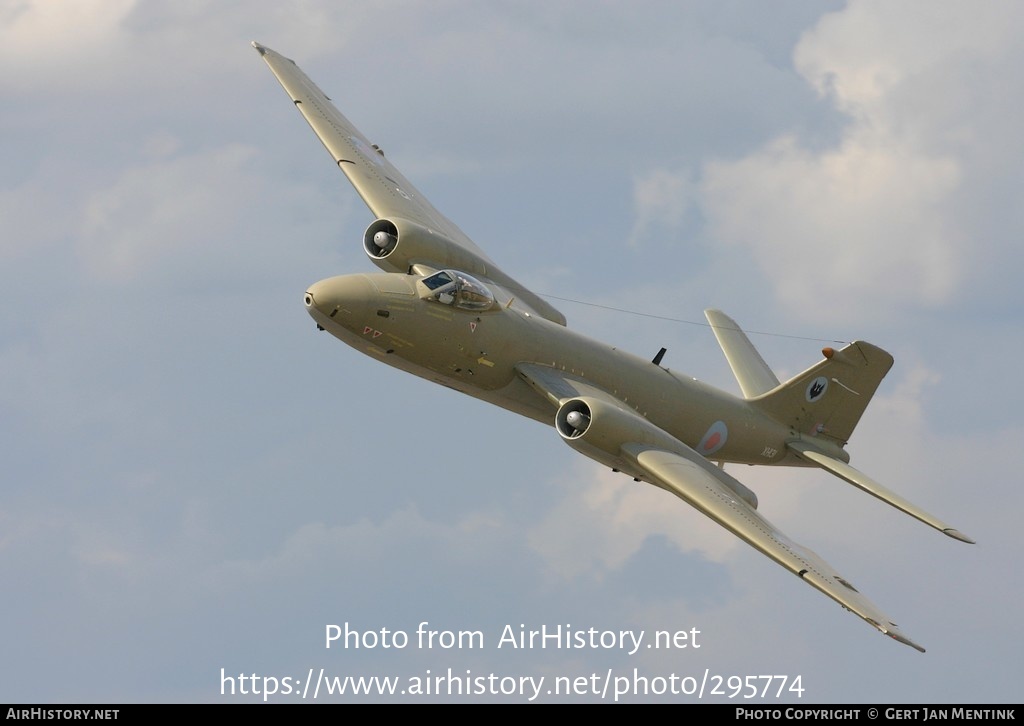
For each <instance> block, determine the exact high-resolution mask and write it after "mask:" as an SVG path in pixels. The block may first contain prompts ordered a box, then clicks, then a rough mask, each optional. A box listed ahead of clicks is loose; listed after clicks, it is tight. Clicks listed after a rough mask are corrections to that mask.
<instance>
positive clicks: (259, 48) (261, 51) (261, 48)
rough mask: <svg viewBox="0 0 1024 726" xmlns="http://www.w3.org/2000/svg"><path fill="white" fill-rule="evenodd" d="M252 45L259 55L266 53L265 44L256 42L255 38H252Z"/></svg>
mask: <svg viewBox="0 0 1024 726" xmlns="http://www.w3.org/2000/svg"><path fill="white" fill-rule="evenodd" d="M252 47H253V48H255V49H256V51H257V52H258V53H259V54H260V55H266V53H267V49H266V47H265V46H262V45H260V44H259V43H257V42H256V41H255V40H254V41H252Z"/></svg>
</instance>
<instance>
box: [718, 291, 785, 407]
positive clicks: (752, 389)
mask: <svg viewBox="0 0 1024 726" xmlns="http://www.w3.org/2000/svg"><path fill="white" fill-rule="evenodd" d="M704 317H706V318H707V319H708V322H709V323H711V330H712V332H713V333H714V334H715V337H716V338H717V339H718V344H719V345H720V346H722V352H723V353H725V359H726V360H727V361H729V367H730V368H732V373H733V375H734V376H736V381H737V382H738V383H739V384H740V390H742V391H743V395H744V396H746V397H747V398H754V397H756V396H760V395H761V394H762V393H767V392H768V391H770V390H772V389H773V388H775V387H776V386H777V385H779V379H778V378H776V377H775V374H774V373H772V369H771V368H769V367H768V364H767V363H765V362H764V358H762V357H761V354H760V353H758V352H757V348H755V347H754V344H753V343H751V342H750V339H749V338H748V337H747V334H746V333H744V332H743V331H742V330H740V326H738V325H737V324H736V321H735V320H733V319H732V318H730V317H729V316H728V315H726V314H725V313H723V312H722V311H721V310H705V311H704Z"/></svg>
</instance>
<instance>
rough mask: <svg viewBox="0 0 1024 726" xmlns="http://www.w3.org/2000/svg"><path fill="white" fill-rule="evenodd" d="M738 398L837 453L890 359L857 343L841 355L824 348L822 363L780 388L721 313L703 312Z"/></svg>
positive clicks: (796, 432) (777, 380) (717, 311)
mask: <svg viewBox="0 0 1024 726" xmlns="http://www.w3.org/2000/svg"><path fill="white" fill-rule="evenodd" d="M704 315H705V316H707V319H708V322H709V323H711V329H712V330H713V331H714V333H715V337H716V338H717V339H718V344H719V345H720V346H722V352H724V353H725V358H726V360H728V361H729V366H730V367H731V368H732V372H733V375H735V376H736V380H737V381H738V382H739V384H740V389H741V390H742V391H743V395H744V396H746V397H747V399H749V400H750V402H751V404H752V405H754V406H756V407H757V408H759V409H761V410H762V411H764V412H765V413H767V414H768V415H770V416H771V417H772V418H774V419H776V420H778V421H782V422H783V423H785V424H786V425H787V426H790V427H791V428H792V429H793V433H794V435H795V434H798V433H801V434H809V435H811V436H814V437H820V438H822V439H824V440H828V441H831V442H832V443H834V444H836V445H838V446H839V447H842V446H844V445H845V444H846V442H847V441H848V440H849V438H850V435H851V434H852V433H853V429H854V427H855V426H856V425H857V422H858V421H860V417H861V416H862V415H863V414H864V409H866V408H867V405H868V402H869V401H870V400H871V397H872V396H873V395H874V394H875V391H876V390H878V384H880V383H881V382H882V379H883V378H884V377H885V374H886V373H888V372H889V369H890V368H891V367H892V363H893V359H892V356H891V355H889V354H888V353H886V352H885V351H884V350H882V349H881V348H879V347H877V346H874V345H872V344H871V343H865V342H862V341H858V342H855V343H850V344H849V345H847V346H846V347H845V348H842V349H841V350H833V349H832V348H825V349H824V350H822V355H824V356H825V359H824V360H822V361H821V362H819V363H817V364H815V365H813V366H811V367H810V368H808V369H807V370H806V371H804V372H803V373H801V374H799V375H798V376H795V377H793V378H791V379H790V380H788V381H786V382H785V383H781V384H780V383H779V379H778V378H777V377H776V376H775V374H774V373H773V372H772V370H771V368H769V367H768V364H767V363H765V362H764V359H763V358H762V357H761V354H760V353H758V352H757V349H756V348H754V344H753V343H751V342H750V339H749V338H748V337H747V335H746V333H744V332H743V331H742V330H741V329H740V326H738V325H737V324H736V322H735V321H734V320H733V319H732V318H730V317H729V316H728V315H726V314H725V313H723V312H722V311H720V310H705V311H704Z"/></svg>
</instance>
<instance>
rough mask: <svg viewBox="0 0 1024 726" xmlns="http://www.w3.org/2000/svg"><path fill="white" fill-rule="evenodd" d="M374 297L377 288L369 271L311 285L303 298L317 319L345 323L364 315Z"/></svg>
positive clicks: (310, 312)
mask: <svg viewBox="0 0 1024 726" xmlns="http://www.w3.org/2000/svg"><path fill="white" fill-rule="evenodd" d="M373 297H374V288H373V285H372V284H371V283H370V281H369V280H367V279H366V275H342V276H340V277H331V278H328V279H327V280H321V281H320V282H317V283H314V284H312V285H310V286H309V288H308V289H307V290H306V294H305V295H304V296H303V301H304V302H305V304H306V310H307V311H308V312H309V314H310V315H311V316H312V317H313V319H314V320H316V321H317V323H319V324H321V325H323V324H324V323H325V321H333V322H335V323H338V324H340V325H346V324H348V323H350V322H354V321H358V320H362V319H363V318H364V317H365V313H366V310H367V307H368V306H369V305H370V303H371V301H372V299H373Z"/></svg>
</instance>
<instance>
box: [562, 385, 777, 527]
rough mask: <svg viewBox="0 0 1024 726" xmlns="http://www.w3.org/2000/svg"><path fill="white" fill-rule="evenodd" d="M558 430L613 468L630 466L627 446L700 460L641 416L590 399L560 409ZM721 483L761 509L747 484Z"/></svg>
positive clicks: (582, 398)
mask: <svg viewBox="0 0 1024 726" xmlns="http://www.w3.org/2000/svg"><path fill="white" fill-rule="evenodd" d="M555 428H556V429H557V430H558V434H559V435H560V436H561V437H562V438H563V439H564V440H565V443H567V444H569V446H571V447H572V448H574V449H576V450H577V451H579V452H580V453H582V454H584V455H586V456H589V457H590V458H592V459H594V460H596V461H599V462H601V463H602V464H605V465H607V466H611V467H613V468H619V467H622V463H621V462H623V461H625V462H628V458H626V457H624V455H623V452H622V446H623V444H640V445H641V446H651V447H652V448H657V449H662V450H664V451H669V452H672V453H674V454H678V455H679V456H682V457H683V458H685V459H691V460H692V458H693V457H694V455H697V456H699V454H696V452H695V451H694V450H693V449H691V448H689V447H688V446H686V445H685V444H683V443H682V442H681V441H679V439H677V438H675V437H674V436H671V435H670V434H668V433H667V432H666V431H664V430H663V429H661V428H659V427H658V426H655V425H654V424H652V423H651V422H650V421H648V420H647V419H645V418H644V417H643V416H641V415H640V414H638V413H635V412H634V411H630V410H629V409H626V408H622V407H620V406H617V405H615V404H614V403H611V402H609V401H604V400H602V399H600V398H593V397H590V396H580V397H579V398H572V399H569V400H568V401H566V402H565V403H563V404H562V405H561V406H559V408H558V412H557V413H556V414H555ZM616 464H618V466H616ZM721 483H722V484H723V485H725V486H727V487H729V488H730V489H731V490H732V491H733V492H734V493H735V494H736V495H737V496H739V497H740V498H741V499H743V500H744V501H746V502H747V504H749V505H750V506H752V507H753V508H754V509H757V495H756V494H754V492H752V491H750V490H749V489H747V488H746V487H745V486H743V484H741V483H740V482H738V481H736V480H735V479H732V478H731V477H728V478H727V479H722V480H721Z"/></svg>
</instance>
